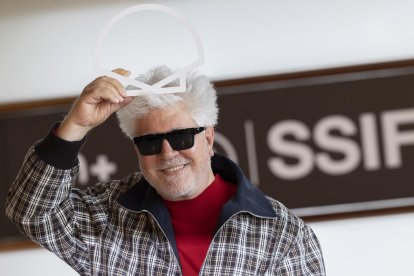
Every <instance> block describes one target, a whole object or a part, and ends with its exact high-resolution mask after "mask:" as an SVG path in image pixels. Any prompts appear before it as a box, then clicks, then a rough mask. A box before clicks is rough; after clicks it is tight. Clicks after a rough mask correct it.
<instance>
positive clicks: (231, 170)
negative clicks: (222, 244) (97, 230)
mask: <svg viewBox="0 0 414 276" xmlns="http://www.w3.org/2000/svg"><path fill="white" fill-rule="evenodd" d="M211 166H212V169H213V172H214V173H218V174H219V175H220V176H221V177H222V178H223V179H224V180H226V181H227V182H230V183H233V184H235V185H237V191H236V194H235V195H234V196H233V197H232V198H231V199H230V200H229V201H228V202H227V203H226V204H225V205H224V206H223V209H222V212H221V214H220V218H219V221H218V224H217V227H216V231H218V229H220V228H221V226H222V225H223V224H224V223H225V222H226V221H227V220H228V219H229V218H230V217H231V216H233V215H234V214H236V213H240V212H248V213H251V214H252V215H255V216H258V217H264V218H276V217H277V215H276V212H275V211H274V209H273V208H272V206H271V204H270V203H269V201H268V200H267V199H266V197H265V196H264V194H263V193H262V192H261V191H260V190H259V189H258V188H257V187H255V186H254V185H253V184H251V183H250V181H248V180H247V178H246V176H245V175H244V174H243V172H242V171H241V169H240V168H239V167H238V166H237V165H236V164H235V163H234V162H233V161H231V160H230V159H228V158H226V157H224V156H221V155H218V154H215V155H214V156H213V158H212V159H211ZM117 201H118V203H119V204H120V205H121V206H123V207H125V208H127V209H129V210H132V211H134V212H143V211H145V212H149V213H151V215H153V216H154V218H155V219H156V220H157V222H158V223H159V225H160V227H161V228H162V229H163V231H164V232H165V234H166V235H167V238H168V240H169V241H170V243H171V245H172V247H173V249H174V251H175V254H176V256H177V258H178V250H177V246H176V243H175V238H174V231H173V228H172V223H171V218H170V216H169V213H168V210H167V207H166V206H165V204H164V201H163V199H162V198H161V197H160V196H159V195H158V193H157V192H156V191H155V189H154V188H153V187H152V186H151V185H150V184H149V183H148V181H147V180H146V179H145V178H143V177H142V178H141V179H140V180H139V182H138V183H137V184H136V185H134V186H132V187H131V188H130V189H129V190H127V191H126V192H125V193H123V194H122V195H120V196H119V198H118V199H117Z"/></svg>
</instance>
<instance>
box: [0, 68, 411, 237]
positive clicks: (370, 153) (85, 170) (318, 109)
mask: <svg viewBox="0 0 414 276" xmlns="http://www.w3.org/2000/svg"><path fill="white" fill-rule="evenodd" d="M217 91H218V93H219V107H220V115H219V124H218V126H217V128H216V143H215V146H214V148H215V151H216V152H218V153H222V154H225V155H227V156H228V157H230V158H231V159H232V160H234V161H235V162H236V163H238V164H239V165H240V166H241V168H242V169H243V171H244V172H245V174H246V175H247V177H248V178H249V179H251V181H252V182H253V183H254V184H255V185H257V186H258V187H259V188H260V189H261V190H263V191H264V192H265V193H266V194H267V195H269V196H271V197H274V198H276V199H278V200H279V201H281V202H282V203H284V204H285V205H286V206H288V207H289V208H291V209H293V210H294V212H296V213H297V214H298V215H300V216H303V217H306V216H315V215H322V214H332V213H343V212H352V211H362V210H373V209H382V208H393V207H401V206H414V185H413V179H414V169H413V168H414V67H405V68H394V69H386V70H376V71H370V72H359V73H348V74H337V75H329V76H318V77H308V78H296V79H290V80H283V81H272V78H271V77H269V78H268V79H266V81H252V82H248V83H247V84H239V85H221V86H220V85H218V88H217ZM69 107H70V104H69V103H68V104H67V105H64V106H52V107H47V108H34V109H24V110H16V111H13V112H7V113H2V114H0V129H1V133H2V134H1V135H0V175H2V177H1V178H0V201H1V202H4V201H5V198H6V195H7V191H8V188H9V186H10V184H11V182H12V181H13V179H14V177H15V176H16V174H17V172H18V170H19V168H20V166H21V163H22V160H23V158H24V154H25V153H26V151H27V149H28V148H29V146H30V145H31V144H32V143H33V142H34V141H36V140H38V139H40V138H42V137H43V136H44V135H45V133H46V132H47V131H48V129H49V128H50V126H51V125H52V124H53V123H54V122H56V121H59V120H61V119H62V116H63V114H64V113H66V112H67V111H68V109H69ZM79 160H80V173H79V177H78V181H77V183H76V186H77V187H79V188H85V187H87V186H90V185H93V184H94V183H96V182H98V181H105V180H108V179H119V178H122V177H125V176H126V175H127V174H129V173H130V172H133V171H136V170H138V167H139V166H138V161H137V158H136V156H135V152H134V148H133V144H132V142H131V141H130V140H128V139H127V138H125V137H124V136H123V134H122V133H121V131H120V129H119V128H118V126H117V123H116V118H115V117H114V116H112V117H111V118H110V119H109V121H107V122H106V123H104V124H103V125H101V126H99V127H98V128H97V129H95V130H94V131H93V132H91V133H90V134H89V136H88V139H87V143H86V145H85V146H84V147H83V149H82V152H81V153H80V155H79ZM0 211H1V212H0V223H1V225H2V227H0V241H7V240H16V239H19V238H21V236H19V235H18V234H17V233H16V229H15V227H14V226H13V225H11V223H9V222H8V221H7V219H6V218H5V216H4V207H2V210H0Z"/></svg>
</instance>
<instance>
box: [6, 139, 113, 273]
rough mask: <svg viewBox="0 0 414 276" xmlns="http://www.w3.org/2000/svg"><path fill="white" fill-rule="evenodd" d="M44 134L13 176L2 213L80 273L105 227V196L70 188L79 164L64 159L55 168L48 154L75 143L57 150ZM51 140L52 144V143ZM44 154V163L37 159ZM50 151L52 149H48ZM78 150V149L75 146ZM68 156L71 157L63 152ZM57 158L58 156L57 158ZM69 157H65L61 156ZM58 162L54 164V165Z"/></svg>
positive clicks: (99, 191)
mask: <svg viewBox="0 0 414 276" xmlns="http://www.w3.org/2000/svg"><path fill="white" fill-rule="evenodd" d="M50 135H53V134H51V133H49V135H48V136H47V137H46V138H45V139H44V140H43V141H42V142H40V143H38V144H37V145H36V146H34V147H32V148H31V149H30V150H29V152H28V153H27V155H26V157H25V160H24V163H23V166H22V168H21V169H20V172H19V174H18V175H17V178H16V179H15V181H14V182H13V183H12V186H11V188H10V190H9V194H8V197H7V200H6V215H7V217H8V218H9V219H10V220H11V221H12V222H13V223H14V224H15V225H16V226H17V228H18V229H19V230H20V231H21V232H23V233H24V234H26V235H27V236H28V237H30V238H31V239H32V240H34V241H35V242H37V243H38V244H40V245H41V246H43V247H45V248H47V249H48V250H50V251H52V252H54V253H55V254H56V255H58V256H59V257H60V258H62V259H63V260H65V261H66V262H67V263H68V264H69V265H70V266H72V267H73V268H74V269H75V270H76V271H77V272H78V273H80V274H82V275H85V274H88V271H89V270H90V260H89V258H90V252H89V248H90V247H91V245H92V244H93V243H94V241H95V239H96V238H97V236H98V235H99V232H100V231H101V230H102V228H103V227H104V226H105V224H106V220H107V212H106V211H105V208H104V206H105V205H107V200H108V196H107V194H106V192H105V191H106V190H105V188H104V187H96V188H94V189H91V190H90V191H89V192H83V191H80V190H77V189H74V188H73V184H74V183H75V180H76V177H77V173H78V169H79V164H78V161H77V160H76V162H74V161H73V160H69V161H68V160H67V161H65V162H66V164H65V162H63V163H61V164H58V166H61V167H65V166H67V165H68V164H71V165H72V166H71V167H70V168H57V167H56V164H54V165H51V164H49V163H53V162H52V159H53V154H56V156H59V151H60V152H64V151H65V150H70V147H72V150H73V149H75V153H72V156H77V151H76V148H77V146H75V147H74V145H73V144H72V145H69V148H66V149H65V148H64V147H63V148H62V149H59V143H61V142H62V141H57V142H58V143H57V144H55V145H53V142H50V141H48V139H49V140H50V139H52V140H53V139H55V138H53V137H50ZM55 142H56V141H55ZM42 147H45V148H46V149H47V150H50V151H56V152H55V153H53V152H49V153H47V155H48V158H49V160H48V161H47V162H46V161H44V160H42V159H47V158H40V157H39V156H41V155H42V154H43V155H44V154H45V151H44V150H43V149H42ZM53 147H55V148H53ZM79 149H80V147H79ZM65 156H66V157H68V156H69V157H70V154H66V155H65ZM60 158H62V157H60ZM66 159H70V158H66ZM58 163H59V162H58Z"/></svg>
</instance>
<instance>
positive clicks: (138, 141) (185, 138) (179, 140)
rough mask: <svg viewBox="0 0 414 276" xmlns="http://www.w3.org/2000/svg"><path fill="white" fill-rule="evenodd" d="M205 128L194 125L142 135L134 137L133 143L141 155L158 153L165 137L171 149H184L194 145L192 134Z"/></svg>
mask: <svg viewBox="0 0 414 276" xmlns="http://www.w3.org/2000/svg"><path fill="white" fill-rule="evenodd" d="M205 129H206V128H205V127H195V128H185V129H178V130H174V131H171V132H168V133H160V134H148V135H142V136H138V137H134V143H135V145H137V148H138V151H139V152H140V153H141V154H142V155H152V154H158V153H160V152H161V150H162V143H163V141H164V140H165V139H166V140H167V141H168V143H169V144H170V146H171V148H172V149H173V150H185V149H189V148H191V147H193V146H194V135H196V134H197V133H200V132H202V131H203V130H205Z"/></svg>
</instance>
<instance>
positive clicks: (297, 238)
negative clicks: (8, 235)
mask: <svg viewBox="0 0 414 276" xmlns="http://www.w3.org/2000/svg"><path fill="white" fill-rule="evenodd" d="M49 136H50V135H49ZM45 140H50V137H49V138H48V139H45ZM52 140H53V139H52ZM47 143H49V144H50V142H47ZM43 144H44V142H43ZM58 144H59V143H58ZM54 146H55V149H56V148H58V147H56V145H54ZM49 148H53V145H52V144H50V145H49ZM74 148H76V146H75V147H74ZM66 149H68V148H66ZM61 150H63V149H61ZM75 153H76V151H75ZM41 155H44V152H42V147H40V146H38V147H37V148H36V150H35V148H34V147H32V148H31V149H30V150H29V152H28V154H27V155H26V158H25V162H24V164H23V166H22V168H21V171H20V172H19V174H18V176H17V178H16V180H15V181H14V183H13V184H12V187H11V188H10V191H9V195H8V199H7V203H6V214H7V216H8V217H9V218H10V220H12V221H13V222H14V223H15V224H16V225H17V227H18V228H19V229H20V231H22V232H24V233H25V234H26V235H28V236H29V237H30V238H31V239H32V240H34V241H35V242H37V243H38V244H40V245H41V246H43V247H45V248H47V249H48V250H50V251H52V252H54V253H55V254H56V255H58V256H59V257H60V258H61V259H63V260H64V261H65V262H66V263H68V264H69V265H70V266H71V267H72V268H73V269H75V270H76V271H77V272H78V273H79V274H81V275H151V276H152V275H181V269H180V262H179V257H178V252H177V247H176V244H175V239H174V233H173V228H172V225H171V221H170V218H169V215H168V211H167V209H166V207H165V205H164V204H163V202H162V199H161V198H160V197H159V196H158V194H157V193H156V192H155V191H154V189H153V188H152V187H151V186H150V185H149V184H148V182H147V181H146V180H145V179H144V178H143V177H142V176H141V175H140V174H139V173H134V174H132V175H130V176H128V177H126V178H125V179H123V180H115V181H109V182H105V183H100V184H97V185H96V186H94V187H92V188H89V189H87V190H78V189H75V188H73V187H72V185H73V183H74V181H75V179H76V177H77V172H78V165H74V166H73V167H72V168H65V169H62V168H57V167H56V164H55V165H54V166H52V165H51V164H50V162H49V164H48V163H47V162H45V160H44V159H47V158H46V157H44V158H40V157H39V156H41ZM72 155H73V153H72ZM48 161H50V160H48ZM76 163H77V162H76ZM60 166H61V167H62V164H60ZM212 167H213V170H214V171H215V172H217V173H219V174H220V175H221V176H222V177H223V178H224V179H226V180H227V181H229V182H231V183H237V185H238V188H237V192H236V195H235V196H234V197H233V198H232V199H231V200H230V201H229V202H227V203H226V204H225V205H224V207H223V209H222V213H221V216H220V219H219V223H218V225H217V230H216V232H215V235H214V238H213V240H212V242H211V244H210V247H209V250H208V253H207V256H206V259H205V261H204V264H203V266H202V268H201V271H200V275H232V276H235V275H243V276H246V275H325V270H324V263H323V258H322V253H321V249H320V245H319V243H318V240H317V238H316V236H315V234H314V233H313V231H312V230H311V228H310V227H309V226H307V225H305V224H304V223H303V222H302V220H300V219H299V218H298V217H296V216H295V215H294V214H292V213H291V212H290V211H289V210H287V209H286V208H285V207H284V206H283V205H282V204H281V203H279V202H277V201H276V200H274V199H271V198H268V197H265V196H264V195H263V194H262V193H261V192H260V191H259V190H258V189H257V188H256V187H254V186H253V185H252V184H250V183H249V181H248V180H247V179H246V178H245V176H244V175H243V173H242V172H241V170H240V169H239V168H238V167H237V165H236V164H234V163H233V162H231V161H230V160H228V159H227V158H225V157H222V156H217V155H216V156H215V157H213V160H212Z"/></svg>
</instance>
